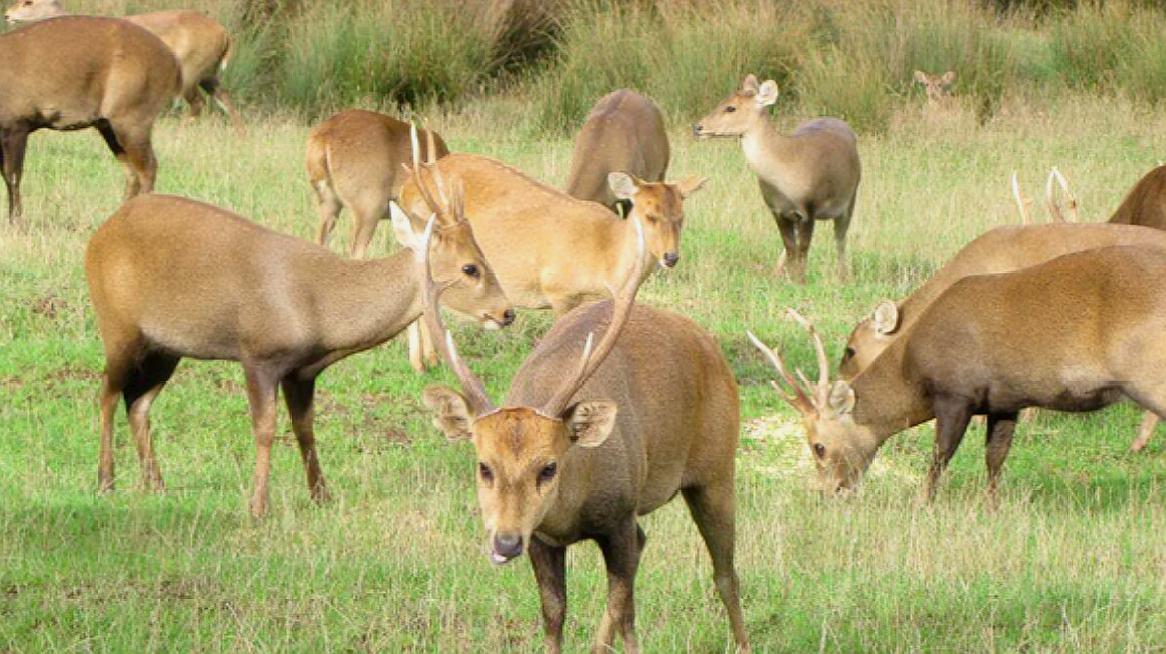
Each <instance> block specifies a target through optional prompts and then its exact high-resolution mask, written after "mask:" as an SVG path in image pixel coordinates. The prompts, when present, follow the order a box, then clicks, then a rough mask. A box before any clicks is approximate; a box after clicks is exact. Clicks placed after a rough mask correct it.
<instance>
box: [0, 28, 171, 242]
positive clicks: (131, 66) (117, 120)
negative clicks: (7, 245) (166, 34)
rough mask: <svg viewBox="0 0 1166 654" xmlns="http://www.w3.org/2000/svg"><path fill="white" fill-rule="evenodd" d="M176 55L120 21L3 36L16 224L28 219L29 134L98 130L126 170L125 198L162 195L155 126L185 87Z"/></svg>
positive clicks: (1, 70) (0, 61) (1, 121)
mask: <svg viewBox="0 0 1166 654" xmlns="http://www.w3.org/2000/svg"><path fill="white" fill-rule="evenodd" d="M181 82H182V78H181V72H180V71H179V69H178V64H177V62H176V61H175V59H174V55H172V54H171V53H170V50H168V49H167V48H166V46H165V45H164V44H163V43H162V41H160V40H159V39H158V37H156V36H154V35H153V34H151V33H149V32H148V31H146V30H144V29H142V28H141V27H138V26H137V25H134V24H132V23H127V22H126V21H122V20H117V19H114V18H95V17H88V16H69V17H63V18H52V19H49V20H45V21H41V22H38V23H34V24H32V25H28V26H25V27H22V28H20V29H16V30H13V31H11V32H7V33H5V34H0V88H3V89H4V93H3V94H2V95H0V159H2V160H3V173H4V184H5V186H6V187H7V190H8V219H9V222H10V223H11V224H12V225H14V226H15V225H16V224H17V222H18V220H19V219H20V218H21V216H22V215H23V213H24V205H23V202H22V199H21V195H20V181H21V177H22V175H23V173H24V152H25V148H26V146H27V145H28V135H29V134H31V133H32V132H35V131H36V130H38V129H42V128H48V129H54V130H64V131H69V130H78V129H83V128H86V127H94V128H96V129H97V131H98V132H100V134H101V136H102V138H104V139H105V143H106V145H108V146H109V149H110V150H111V151H112V152H113V154H114V156H115V157H117V159H118V161H120V162H121V163H122V165H123V166H125V169H126V186H125V197H126V198H129V197H133V196H134V195H136V194H138V193H149V192H150V191H151V190H153V188H154V177H155V174H156V171H157V167H158V162H157V159H156V158H155V156H154V149H153V146H152V145H151V143H150V136H151V132H152V131H153V128H154V120H155V119H157V117H158V115H159V114H160V113H162V111H163V110H164V109H165V108H166V107H167V105H169V104H170V102H171V100H172V99H173V98H174V95H175V94H176V93H178V90H179V88H180V86H181Z"/></svg>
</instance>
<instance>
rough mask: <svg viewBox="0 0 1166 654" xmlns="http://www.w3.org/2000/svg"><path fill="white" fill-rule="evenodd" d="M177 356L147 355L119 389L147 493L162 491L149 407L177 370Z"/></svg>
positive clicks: (159, 353)
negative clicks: (123, 400) (127, 381)
mask: <svg viewBox="0 0 1166 654" xmlns="http://www.w3.org/2000/svg"><path fill="white" fill-rule="evenodd" d="M178 360H179V359H178V357H176V356H173V355H171V354H163V353H161V352H150V353H148V354H146V356H144V357H143V358H142V360H141V362H140V363H139V364H138V366H137V367H136V369H134V370H133V372H132V373H131V376H130V378H129V383H127V384H126V385H125V387H124V389H123V390H122V396H123V397H124V398H125V405H126V417H128V418H129V423H130V431H131V432H132V433H133V435H134V443H135V444H136V445H137V448H138V461H139V462H140V463H141V468H142V486H143V487H144V488H145V489H146V490H149V491H154V492H158V491H162V490H165V485H164V484H163V483H162V473H161V472H160V471H159V470H158V459H157V458H156V457H155V456H154V443H153V439H152V438H151V436H150V405H152V404H153V403H154V399H155V398H156V397H158V393H161V392H162V387H163V386H165V385H166V382H167V381H169V380H170V376H171V375H173V374H174V369H175V368H177V367H178Z"/></svg>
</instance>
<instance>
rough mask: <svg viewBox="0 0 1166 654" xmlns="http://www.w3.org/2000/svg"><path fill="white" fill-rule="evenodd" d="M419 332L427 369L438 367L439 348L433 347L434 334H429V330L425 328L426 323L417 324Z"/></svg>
mask: <svg viewBox="0 0 1166 654" xmlns="http://www.w3.org/2000/svg"><path fill="white" fill-rule="evenodd" d="M417 327H418V331H419V332H420V335H421V353H422V358H423V359H424V360H425V364H426V366H427V367H430V368H433V367H436V366H437V361H438V359H437V348H435V347H434V346H433V334H430V333H429V329H427V328H426V327H425V323H424V322H419V323H417Z"/></svg>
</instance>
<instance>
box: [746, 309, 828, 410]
mask: <svg viewBox="0 0 1166 654" xmlns="http://www.w3.org/2000/svg"><path fill="white" fill-rule="evenodd" d="M786 313H787V314H788V315H789V317H790V318H793V319H794V320H795V321H796V322H797V323H798V324H799V325H801V326H802V327H804V328H805V329H806V331H808V332H810V337H811V338H812V339H813V341H814V351H815V354H816V355H817V359H818V383H817V384H815V385H811V384H810V381H809V380H808V379H806V376H805V375H804V374H802V371H801V370H795V372H796V373H797V379H795V378H794V376H793V375H791V374H790V373H789V371H788V370H786V367H785V363H784V362H783V361H782V359H781V356H780V355H779V354H777V353H776V352H774V351H773V350H772V349H770V347H769V346H768V345H766V344H765V343H762V342H761V339H759V338H757V337H756V336H755V335H754V334H753V332H750V331H746V332H745V334H746V335H747V336H748V337H749V340H750V341H752V342H753V345H754V346H756V347H757V349H759V350H761V353H762V354H764V355H765V356H766V358H768V359H769V362H770V363H771V364H773V367H774V368H776V369H777V373H778V375H780V376H781V378H782V379H783V380H784V381H785V384H786V386H788V387H789V388H790V389H791V390H792V391H793V393H792V394H791V393H788V392H786V391H785V390H783V389H782V387H781V385H780V384H779V383H778V382H777V380H774V381H772V382H771V383H772V384H773V387H774V388H775V389H777V392H778V393H780V394H781V396H782V398H783V399H785V401H786V402H789V403H790V404H792V405H793V407H794V408H795V409H797V410H798V411H800V412H801V413H803V414H812V413H815V412H816V411H817V410H818V409H819V408H820V407H823V406H826V403H827V401H828V400H829V397H830V362H829V360H828V359H827V358H826V348H825V347H823V345H822V339H821V338H820V337H819V336H818V330H816V329H814V324H813V323H811V322H810V321H809V320H807V319H806V318H805V317H804V316H802V314H800V313H798V312H797V311H796V310H794V309H787V310H786ZM799 380H800V382H799Z"/></svg>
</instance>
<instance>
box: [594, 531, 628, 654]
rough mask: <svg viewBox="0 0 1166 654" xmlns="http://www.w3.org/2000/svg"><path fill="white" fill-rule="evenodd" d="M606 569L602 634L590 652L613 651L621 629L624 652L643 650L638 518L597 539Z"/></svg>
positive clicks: (597, 653) (597, 637)
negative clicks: (638, 612)
mask: <svg viewBox="0 0 1166 654" xmlns="http://www.w3.org/2000/svg"><path fill="white" fill-rule="evenodd" d="M597 540H598V542H599V548H600V550H601V551H602V552H603V562H604V563H605V564H606V566H607V609H606V610H605V611H604V614H603V620H602V621H601V622H600V623H599V632H598V633H597V635H596V638H595V644H594V645H593V646H592V648H591V651H592V652H594V653H596V654H599V653H601V652H603V653H606V652H610V651H611V649H612V646H613V645H614V644H615V632H616V630H617V629H618V630H619V633H620V635H621V636H622V637H623V642H624V651H625V652H627V654H636V653H637V652H639V651H640V645H639V641H637V640H636V602H635V583H636V568H637V567H639V564H640V537H639V527H638V526H637V525H636V518H635V515H634V514H631V515H629V516H628V517H627V519H626V520H624V521H623V523H622V524H620V525H619V526H618V527H617V528H616V529H615V530H614V531H613V532H612V533H609V534H607V535H605V536H603V537H602V538H599V539H597Z"/></svg>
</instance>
